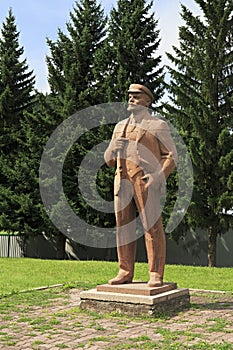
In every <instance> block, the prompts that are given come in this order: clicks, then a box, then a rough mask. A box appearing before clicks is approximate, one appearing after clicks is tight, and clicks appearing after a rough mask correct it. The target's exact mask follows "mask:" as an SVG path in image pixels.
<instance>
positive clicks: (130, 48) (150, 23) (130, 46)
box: [94, 0, 164, 102]
mask: <svg viewBox="0 0 233 350" xmlns="http://www.w3.org/2000/svg"><path fill="white" fill-rule="evenodd" d="M152 5H153V2H152V1H151V2H150V3H149V4H146V1H144V0H143V1H142V0H130V1H128V0H118V2H117V8H113V9H112V10H111V12H110V18H109V26H108V35H107V40H106V41H105V43H104V45H103V46H102V47H101V49H100V51H99V52H98V53H97V54H96V62H95V67H94V69H95V77H96V89H97V93H98V94H101V96H102V99H103V102H105V101H106V100H107V101H111V102H115V101H120V102H121V101H124V100H125V99H126V98H127V90H128V87H129V85H130V84H131V83H142V84H145V85H147V86H148V87H149V88H150V89H151V90H152V91H153V92H154V95H155V101H156V102H157V101H158V100H159V99H160V98H161V96H162V94H163V78H164V74H163V68H162V67H159V66H160V63H161V56H157V57H156V51H157V50H158V47H159V44H160V39H159V30H158V29H157V25H158V21H157V20H156V19H155V14H154V13H153V12H152V10H151V9H152Z"/></svg>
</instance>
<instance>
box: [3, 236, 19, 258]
mask: <svg viewBox="0 0 233 350" xmlns="http://www.w3.org/2000/svg"><path fill="white" fill-rule="evenodd" d="M23 242H24V237H23V236H21V235H17V236H16V235H11V234H9V235H0V257H1V258H20V257H22V256H23Z"/></svg>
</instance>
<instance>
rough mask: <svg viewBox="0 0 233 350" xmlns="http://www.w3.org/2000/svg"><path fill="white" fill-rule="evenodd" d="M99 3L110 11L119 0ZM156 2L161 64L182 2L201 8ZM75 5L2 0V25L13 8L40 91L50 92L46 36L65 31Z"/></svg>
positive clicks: (172, 0) (71, 0)
mask: <svg viewBox="0 0 233 350" xmlns="http://www.w3.org/2000/svg"><path fill="white" fill-rule="evenodd" d="M97 3H100V4H101V5H102V8H103V10H104V11H105V13H106V15H107V14H108V13H109V11H110V9H111V8H112V7H115V6H116V3H117V1H116V0H110V1H109V0H102V1H100V0H99V1H98V0H97ZM153 3H154V5H153V11H154V12H155V17H156V19H158V21H159V22H158V29H159V30H160V38H161V44H160V47H159V50H158V51H157V54H158V55H161V56H162V64H167V63H168V60H167V58H166V54H165V53H166V52H172V45H175V46H177V45H178V27H179V26H180V25H181V24H182V21H181V18H180V11H181V7H180V3H182V4H184V5H185V6H187V7H188V8H189V9H190V10H191V11H192V12H193V13H194V14H198V13H200V11H199V8H198V5H197V4H196V2H195V0H154V2H153ZM74 6H75V0H30V1H28V0H0V29H1V28H2V23H3V22H5V19H6V17H7V16H8V12H9V9H10V8H12V11H13V15H14V16H15V20H16V25H17V31H19V32H20V36H19V44H20V46H22V47H23V48H24V57H26V58H27V63H28V65H29V69H30V70H33V72H34V75H35V76H36V88H37V89H38V90H39V91H41V92H44V93H45V92H49V86H48V83H47V66H46V61H45V57H46V55H49V48H48V45H47V43H46V38H49V39H51V40H53V41H56V40H57V32H58V28H60V29H61V30H62V31H63V32H66V23H67V22H69V21H70V15H69V14H70V12H73V7H74ZM24 57H23V58H24Z"/></svg>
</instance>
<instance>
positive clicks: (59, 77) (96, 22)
mask: <svg viewBox="0 0 233 350" xmlns="http://www.w3.org/2000/svg"><path fill="white" fill-rule="evenodd" d="M70 19H71V21H70V22H68V23H67V33H63V32H62V31H61V30H59V31H58V39H57V41H56V42H52V41H51V40H49V39H48V45H49V48H50V56H48V57H47V64H48V71H49V79H48V80H49V85H50V89H51V93H52V95H54V96H55V97H56V99H58V100H59V101H60V105H61V108H60V111H59V113H60V114H62V115H63V118H64V119H65V118H66V117H68V116H70V115H71V114H73V113H75V112H76V111H77V110H80V109H83V108H85V107H88V106H90V105H92V104H94V101H93V96H92V95H91V94H90V90H91V88H92V85H93V84H94V77H93V64H94V57H95V53H96V51H97V49H98V48H99V46H100V45H101V42H102V40H103V38H104V35H105V26H106V21H107V19H106V17H105V15H104V11H103V9H102V8H101V5H100V4H97V3H96V1H95V0H81V1H80V2H78V1H76V2H75V6H74V8H73V12H70Z"/></svg>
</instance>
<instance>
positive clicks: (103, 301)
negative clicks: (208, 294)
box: [80, 282, 190, 316]
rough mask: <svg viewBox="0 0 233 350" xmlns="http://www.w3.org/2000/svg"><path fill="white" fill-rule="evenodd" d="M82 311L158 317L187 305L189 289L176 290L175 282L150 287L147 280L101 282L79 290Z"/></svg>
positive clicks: (174, 312) (188, 303) (182, 308)
mask: <svg viewBox="0 0 233 350" xmlns="http://www.w3.org/2000/svg"><path fill="white" fill-rule="evenodd" d="M80 298H81V301H80V307H81V308H82V309H83V310H89V311H95V312H101V313H111V312H117V313H122V314H125V315H128V316H142V315H144V316H156V315H157V316H159V315H161V314H176V313H177V312H179V311H181V310H184V309H187V308H189V306H190V296H189V290H188V289H178V288H177V287H176V284H175V283H164V285H163V286H161V287H157V288H149V287H148V286H147V283H137V282H134V283H129V284H121V285H115V286H114V285H108V284H105V285H100V286H97V288H95V289H91V290H88V291H84V292H81V293H80Z"/></svg>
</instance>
